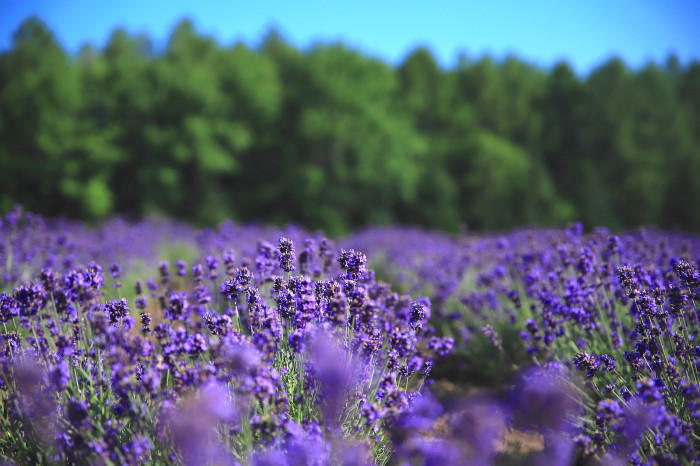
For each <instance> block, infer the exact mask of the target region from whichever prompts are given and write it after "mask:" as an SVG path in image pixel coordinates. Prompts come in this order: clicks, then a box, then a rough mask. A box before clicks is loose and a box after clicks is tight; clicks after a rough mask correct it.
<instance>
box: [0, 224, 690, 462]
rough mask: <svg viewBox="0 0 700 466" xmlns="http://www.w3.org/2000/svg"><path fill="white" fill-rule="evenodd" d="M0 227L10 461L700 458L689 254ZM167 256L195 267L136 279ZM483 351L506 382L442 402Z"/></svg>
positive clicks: (679, 240)
mask: <svg viewBox="0 0 700 466" xmlns="http://www.w3.org/2000/svg"><path fill="white" fill-rule="evenodd" d="M2 222H3V223H2V225H0V228H1V231H2V235H1V239H2V241H0V248H1V249H0V269H2V271H3V275H2V283H1V284H0V288H2V289H3V290H4V291H6V292H7V293H6V294H3V295H2V298H0V300H1V302H0V312H2V315H1V319H0V320H2V322H3V330H2V331H3V337H2V342H1V344H2V352H3V354H2V358H3V359H2V373H1V374H2V375H0V378H1V381H0V395H1V396H2V399H3V403H2V413H1V414H2V415H1V416H0V423H2V425H1V426H0V431H2V432H3V433H2V434H0V455H2V456H3V457H4V458H6V459H12V460H14V461H20V462H21V461H24V462H26V463H32V464H33V463H37V462H55V461H68V462H74V463H81V462H89V463H93V462H97V461H102V462H104V463H112V462H114V463H136V464H138V463H144V462H150V463H153V464H160V463H164V464H169V463H172V462H173V461H181V462H184V463H186V464H204V463H205V462H206V461H213V462H215V463H220V464H228V463H235V462H242V463H246V462H252V463H256V464H283V463H284V462H288V463H289V464H327V463H340V464H367V463H368V462H374V463H380V464H381V463H386V462H387V461H395V462H413V463H416V462H418V463H423V462H426V463H430V462H437V461H443V462H444V461H447V462H449V463H454V464H458V463H462V464H468V463H473V464H479V463H486V464H488V463H490V462H492V461H494V459H495V458H497V457H498V458H499V459H500V460H503V458H504V457H505V456H508V455H510V456H513V455H512V454H510V453H509V452H508V448H507V445H505V443H506V441H505V440H504V439H507V438H508V436H509V434H510V433H512V431H513V430H514V429H518V430H520V431H534V432H538V434H539V439H540V441H539V445H538V448H537V450H539V451H538V452H536V453H535V454H538V455H545V456H544V457H545V458H548V461H550V460H552V459H553V458H555V455H556V462H557V464H566V463H567V462H573V461H576V460H586V459H588V460H591V461H599V460H605V461H608V462H629V461H633V462H637V463H643V462H653V461H656V462H660V463H671V464H673V463H690V462H693V461H696V459H697V458H696V454H697V451H698V446H699V442H698V437H697V434H695V433H694V429H695V430H698V429H697V428H698V415H699V414H700V413H699V408H700V405H699V404H698V403H700V393H699V392H698V376H697V371H698V362H699V361H700V346H698V343H697V340H696V335H697V328H698V325H697V324H698V314H697V311H696V307H695V306H696V303H697V294H698V287H699V282H700V280H699V279H698V273H697V265H698V264H697V259H698V257H700V243H699V242H698V240H697V239H696V238H694V237H686V236H682V235H673V234H662V233H656V232H637V233H634V234H629V235H623V236H620V237H617V236H611V235H610V234H608V233H607V232H605V231H602V230H601V231H596V232H594V233H593V234H590V235H583V234H582V231H581V229H580V227H579V226H574V228H570V229H567V230H553V231H525V230H524V231H517V232H513V233H510V234H507V235H498V236H471V235H467V234H463V235H460V236H459V237H451V236H447V235H443V234H439V233H433V232H422V231H417V230H412V229H406V228H398V229H396V228H387V229H370V230H366V231H364V232H360V233H358V234H355V235H352V236H351V237H348V238H344V239H341V240H339V241H338V248H335V247H333V245H332V243H331V242H330V241H328V240H326V239H325V238H323V237H322V236H321V235H318V234H309V233H307V232H305V231H303V230H302V229H299V228H295V227H289V228H286V229H284V230H281V231H280V230H276V229H272V228H266V227H258V226H238V225H234V224H232V223H225V224H223V225H222V226H221V227H219V228H218V229H216V230H206V231H195V230H193V229H190V228H187V227H183V226H181V225H177V224H173V223H170V222H167V221H163V220H159V221H147V222H143V223H139V224H129V223H127V222H124V221H118V220H115V221H112V222H110V223H108V224H104V225H102V226H101V227H99V228H98V229H90V228H87V227H85V226H82V225H80V224H68V223H47V222H45V221H44V220H43V219H41V218H39V217H36V216H32V215H30V214H23V213H21V212H20V211H15V212H12V213H10V214H9V215H7V216H6V217H5V218H4V219H3V220H2ZM280 238H281V239H280ZM174 242H179V243H184V244H190V245H192V246H193V248H194V250H196V251H197V252H196V254H195V256H197V255H198V256H200V257H193V258H192V259H193V260H192V261H191V262H192V263H191V264H186V263H185V262H184V261H183V260H178V261H175V260H171V261H170V263H166V262H161V263H160V264H158V267H157V272H156V273H155V274H153V276H152V277H150V279H149V277H148V276H143V277H141V276H138V277H134V276H133V274H131V273H130V271H131V270H133V269H134V267H133V266H132V264H134V263H136V262H144V261H145V262H150V263H152V264H153V265H155V264H157V260H158V255H159V254H160V253H161V252H160V251H161V250H160V249H159V247H160V245H162V244H163V243H174ZM343 248H344V249H343ZM357 251H363V252H365V253H366V254H367V257H369V259H370V264H371V267H369V269H368V268H367V267H366V264H365V263H366V259H365V257H366V256H365V255H364V254H362V253H359V252H357ZM102 267H104V270H105V272H103V268H102ZM371 269H376V273H375V271H374V270H371ZM154 270H156V269H155V268H154ZM377 277H380V278H381V279H382V280H385V281H388V282H391V283H392V285H393V287H394V289H398V290H400V291H401V292H402V293H405V294H399V293H397V292H394V291H392V289H391V287H390V286H389V285H387V284H386V283H384V282H383V281H381V280H379V279H378V278H377ZM136 279H138V280H139V281H136V283H131V281H132V280H136ZM105 281H106V282H107V286H105ZM122 282H124V284H122ZM419 295H425V296H428V297H429V298H411V297H410V296H414V297H416V296H419ZM121 296H125V297H127V298H128V299H126V298H121ZM508 332H510V333H508ZM513 332H516V333H517V332H519V335H520V338H518V339H517V342H514V341H510V340H508V341H506V342H505V343H507V344H503V343H504V342H503V341H502V340H503V338H502V336H503V335H508V334H512V333H513ZM478 339H483V340H485V341H487V342H489V344H490V345H492V346H491V347H492V349H493V354H494V356H495V355H497V354H500V355H503V354H506V359H507V360H509V361H515V360H517V361H519V363H518V364H517V366H518V367H516V369H520V371H519V373H518V375H517V376H516V377H515V378H514V379H513V380H512V383H510V384H509V385H508V386H506V387H504V388H503V389H502V390H500V392H498V393H491V394H489V395H483V394H482V395H479V396H472V397H470V398H466V399H464V398H463V397H460V398H459V399H458V400H457V401H454V400H451V401H450V403H446V404H445V406H443V405H441V404H440V403H438V402H437V401H435V399H434V398H433V397H432V396H431V395H430V393H429V392H428V391H427V390H426V387H427V386H428V385H430V383H431V382H432V381H431V380H430V378H429V376H430V374H431V370H432V369H433V365H434V364H435V365H436V367H439V366H440V365H441V364H442V362H441V361H442V358H443V357H444V356H446V355H447V354H448V353H449V352H450V351H451V350H452V347H453V344H455V343H456V345H457V347H456V348H455V351H454V354H453V355H452V359H457V360H459V359H463V360H468V356H469V352H470V351H472V350H473V348H474V347H475V346H476V342H477V340H478ZM514 351H522V353H523V354H525V355H526V358H525V359H523V358H516V357H515V355H513V354H507V353H512V352H514ZM523 361H525V362H526V364H525V363H522V362H523ZM530 364H534V365H535V367H534V368H528V366H529V365H530ZM511 366H514V364H511ZM508 369H509V370H512V369H513V367H509V368H508ZM426 382H427V383H426ZM473 382H474V383H473V384H476V383H478V381H473ZM504 450H505V451H504ZM534 460H537V458H534Z"/></svg>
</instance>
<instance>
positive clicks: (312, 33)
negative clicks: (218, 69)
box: [0, 0, 700, 73]
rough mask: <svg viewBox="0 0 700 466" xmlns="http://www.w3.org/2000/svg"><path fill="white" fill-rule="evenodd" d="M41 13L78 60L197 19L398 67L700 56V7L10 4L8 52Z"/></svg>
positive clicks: (408, 0) (210, 29) (584, 68)
mask: <svg viewBox="0 0 700 466" xmlns="http://www.w3.org/2000/svg"><path fill="white" fill-rule="evenodd" d="M31 14H37V15H39V17H40V18H42V19H43V20H44V21H45V22H46V23H47V24H48V25H49V27H50V28H51V29H52V30H53V31H54V33H55V34H56V35H57V36H58V38H59V41H60V42H61V43H62V44H63V46H64V47H65V48H66V49H67V50H68V51H69V52H75V51H77V50H78V48H79V47H80V45H82V44H83V43H85V42H90V43H92V44H96V45H98V46H102V45H104V43H105V42H106V40H107V38H108V37H109V34H110V32H111V30H112V29H113V28H115V27H117V26H123V27H125V28H126V29H127V30H128V31H130V32H146V33H148V34H149V35H150V36H151V37H152V38H153V39H154V41H155V43H156V44H163V43H165V41H166V40H167V37H168V33H169V31H170V29H171V28H172V26H173V25H174V24H175V23H176V22H177V21H178V20H180V19H181V18H183V17H189V18H190V19H192V20H193V21H194V24H195V26H196V28H197V29H198V31H200V32H202V33H206V34H210V35H213V36H214V37H216V38H217V39H218V40H219V41H221V42H222V43H231V42H233V41H235V40H239V39H241V40H244V41H245V42H246V43H249V44H252V45H255V44H257V43H258V41H259V39H260V37H261V36H262V34H263V33H264V32H265V31H267V30H268V29H269V28H270V27H271V26H274V27H275V28H277V29H278V30H279V31H280V32H281V33H282V35H283V36H284V37H285V38H286V39H287V40H289V41H291V42H292V43H293V44H295V45H296V46H299V47H302V48H303V47H307V46H308V45H309V44H311V43H313V42H314V41H316V40H323V41H328V40H338V39H340V40H343V41H344V42H346V43H348V44H350V45H351V46H354V47H356V48H359V49H361V50H363V51H365V52H367V53H370V54H372V55H374V56H377V57H380V58H383V59H385V60H388V61H389V62H391V63H399V62H400V61H401V59H402V58H403V57H404V56H405V55H406V53H407V52H408V51H410V50H411V49H412V48H413V47H415V46H416V45H427V46H429V47H430V48H431V49H432V51H433V52H434V53H435V55H436V56H437V58H438V60H439V61H440V62H441V63H442V64H443V65H446V66H449V65H451V64H453V63H455V59H456V57H457V54H458V52H459V51H464V52H466V53H467V55H468V56H470V57H478V56H481V55H482V54H484V53H490V54H492V55H494V56H496V57H503V56H504V55H506V54H508V53H514V54H516V55H518V56H519V57H521V58H523V59H525V60H528V61H530V62H533V63H536V64H539V65H542V66H546V67H548V66H551V65H552V64H553V63H555V62H556V61H557V60H560V59H565V60H567V61H569V62H570V63H571V64H572V65H573V66H574V68H575V69H576V70H577V71H579V72H580V73H587V72H588V71H589V70H590V69H591V68H592V67H593V66H595V65H597V64H599V63H600V62H602V61H604V60H605V59H607V58H608V57H610V56H611V55H617V56H619V57H622V58H623V59H624V60H625V61H626V62H627V63H628V64H630V65H631V66H634V67H638V66H641V65H643V64H644V63H645V62H647V61H648V60H654V61H657V62H663V61H665V58H666V56H667V54H668V53H669V52H674V53H676V54H677V55H678V57H679V58H680V60H681V62H683V63H687V62H688V61H690V60H693V59H698V58H700V0H581V1H574V0H507V1H506V0H482V1H478V2H470V1H466V0H462V1H459V0H454V1H439V0H434V1H418V0H401V1H399V0H326V1H322V0H317V1H294V0H286V1H264V0H248V1H235V0H229V1H225V0H222V1H197V0H193V1H189V2H186V1H181V0H169V1H155V0H112V1H96V0H81V1H78V0H46V1H29V0H14V1H12V0H0V50H6V49H8V48H9V47H10V46H11V43H12V33H13V31H14V30H15V28H16V27H17V26H18V24H19V23H20V22H21V21H22V20H23V19H24V18H26V17H27V16H29V15H31Z"/></svg>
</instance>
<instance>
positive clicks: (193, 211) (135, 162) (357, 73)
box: [0, 19, 700, 234]
mask: <svg viewBox="0 0 700 466" xmlns="http://www.w3.org/2000/svg"><path fill="white" fill-rule="evenodd" d="M699 99H700V64H698V63H696V62H694V63H690V64H688V65H681V64H679V63H678V61H677V60H675V59H674V58H673V57H670V58H669V60H668V62H667V63H666V64H664V65H661V66H660V65H657V64H649V65H648V66H645V67H644V68H642V69H639V70H630V69H628V68H627V67H626V66H625V64H624V63H622V62H621V61H620V60H617V59H611V60H609V61H608V62H606V63H603V64H601V65H600V66H599V67H598V68H596V69H594V70H593V71H592V72H591V73H590V74H589V75H588V76H586V77H581V76H577V75H576V74H575V73H574V72H573V71H572V70H571V69H570V67H569V66H568V65H567V64H566V63H560V64H558V65H557V66H555V67H554V68H553V69H551V70H542V69H540V68H537V67H535V66H532V65H529V64H527V63H524V62H522V61H520V60H518V59H517V58H513V57H511V58H507V59H505V60H503V61H494V60H492V59H491V58H489V57H483V58H480V59H478V60H470V59H469V58H466V57H465V58H462V59H461V60H460V62H459V64H458V65H456V66H454V67H453V68H450V69H443V68H441V67H440V66H438V64H437V63H436V61H435V59H434V58H433V56H432V55H431V53H430V52H429V51H428V50H426V49H423V48H419V49H416V50H415V51H413V52H412V53H410V54H409V55H408V56H407V57H406V59H405V60H404V61H403V62H402V63H401V64H400V65H398V66H397V67H391V66H389V65H387V64H386V63H383V62H382V61H380V60H378V59H374V58H372V57H369V56H367V55H365V54H362V53H360V52H358V51H356V50H353V49H351V48H348V47H347V46H344V45H342V44H317V45H315V46H313V47H311V48H309V49H308V50H303V51H300V50H297V49H295V48H294V47H292V46H291V45H289V44H288V43H286V42H285V41H284V40H283V39H282V38H280V37H279V36H278V35H277V34H275V33H274V32H271V33H269V34H268V35H267V36H266V37H264V38H263V40H262V41H261V43H260V44H259V45H258V46H256V47H254V48H251V47H250V46H248V45H245V44H243V43H236V44H234V45H231V46H222V45H220V44H218V43H217V42H216V41H214V40H213V39H212V38H210V37H207V36H204V35H202V34H199V33H197V32H196V31H195V29H194V28H193V25H192V24H191V23H189V22H187V21H184V22H182V23H180V24H179V25H178V26H177V27H175V29H174V30H173V31H172V34H171V36H170V39H169V40H168V42H167V44H166V45H165V46H164V47H163V48H162V49H156V48H155V47H154V46H153V45H152V43H151V41H150V40H149V38H148V37H144V36H139V35H136V36H135V35H130V34H128V33H126V32H125V31H123V30H117V31H115V32H114V33H113V34H112V36H111V38H110V39H109V41H108V43H107V44H106V45H105V46H104V47H103V48H99V49H98V48H95V46H92V45H86V46H85V47H84V48H83V49H82V50H81V51H80V52H79V53H78V54H77V55H76V56H70V55H68V54H67V53H66V52H65V51H64V50H63V49H62V48H61V46H60V44H58V43H57V41H56V39H55V38H54V37H53V36H52V34H51V32H50V31H49V30H48V29H47V28H46V26H44V25H43V24H42V23H41V22H40V21H39V20H37V19H29V20H27V21H25V22H24V23H23V24H22V25H21V26H20V27H19V28H18V29H17V31H16V34H15V37H14V43H13V46H12V48H11V49H10V50H7V51H5V52H3V53H2V54H1V55H0V109H1V111H0V183H1V184H2V190H0V211H8V210H9V209H10V208H11V207H12V206H13V204H14V203H16V202H21V203H24V204H25V205H26V206H27V207H28V208H31V209H32V210H34V211H37V212H41V213H45V214H49V215H52V216H53V215H57V214H62V215H66V216H69V217H74V218H82V219H85V218H90V219H99V218H103V217H105V216H107V215H109V214H112V213H121V214H127V215H131V216H140V215H143V214H146V213H152V212H160V213H162V214H167V215H169V216H171V217H175V218H179V219H187V220H188V221H193V222H197V223H200V224H210V225H211V224H214V223H215V222H218V221H220V220H222V219H224V218H234V219H237V220H242V221H251V220H254V221H259V220H263V221H267V222H274V223H284V222H288V221H295V222H299V223H301V224H304V225H307V226H309V227H312V228H323V229H324V230H325V231H327V232H328V233H331V234H336V233H339V232H346V231H348V230H349V229H350V228H353V227H357V226H359V225H368V224H385V223H389V222H400V223H408V224H422V225H430V226H432V227H438V228H442V229H446V230H450V231H453V232H456V231H457V230H458V229H459V226H460V225H462V224H467V225H468V226H469V227H473V228H477V229H492V228H506V227H511V226H514V225H523V224H544V225H547V224H555V223H558V222H561V221H568V220H572V219H580V220H583V221H584V222H586V224H605V225H608V226H610V227H611V228H613V229H616V230H617V229H620V228H623V227H633V226H638V225H640V224H655V225H657V226H663V227H671V228H675V227H677V226H680V227H683V228H684V229H686V230H693V231H698V229H700V216H698V215H694V213H695V212H694V211H693V209H692V207H693V206H696V205H699V204H700V185H699V184H698V183H697V182H696V180H698V179H700V152H699V151H700V100H699ZM630 206H634V208H630Z"/></svg>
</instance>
